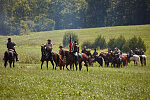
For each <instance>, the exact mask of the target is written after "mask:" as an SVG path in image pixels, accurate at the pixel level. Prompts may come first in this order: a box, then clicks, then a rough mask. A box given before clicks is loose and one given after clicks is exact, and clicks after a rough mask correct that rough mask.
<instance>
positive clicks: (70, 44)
mask: <svg viewBox="0 0 150 100" xmlns="http://www.w3.org/2000/svg"><path fill="white" fill-rule="evenodd" d="M71 48H72V34H70V41H69V52H71Z"/></svg>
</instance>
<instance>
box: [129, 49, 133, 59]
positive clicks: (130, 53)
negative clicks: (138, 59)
mask: <svg viewBox="0 0 150 100" xmlns="http://www.w3.org/2000/svg"><path fill="white" fill-rule="evenodd" d="M133 55H134V53H133V50H132V49H130V50H129V56H128V57H129V58H130V57H133Z"/></svg>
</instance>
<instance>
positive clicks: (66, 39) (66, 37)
mask: <svg viewBox="0 0 150 100" xmlns="http://www.w3.org/2000/svg"><path fill="white" fill-rule="evenodd" d="M71 34H72V41H75V40H76V41H77V43H78V44H79V39H78V36H77V35H76V34H75V33H73V32H66V33H65V35H64V37H63V46H64V47H66V46H68V45H69V42H70V35H71Z"/></svg>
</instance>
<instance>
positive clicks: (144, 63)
mask: <svg viewBox="0 0 150 100" xmlns="http://www.w3.org/2000/svg"><path fill="white" fill-rule="evenodd" d="M144 65H145V66H146V58H144Z"/></svg>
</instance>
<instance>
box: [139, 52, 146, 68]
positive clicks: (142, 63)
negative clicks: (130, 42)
mask: <svg viewBox="0 0 150 100" xmlns="http://www.w3.org/2000/svg"><path fill="white" fill-rule="evenodd" d="M139 57H140V61H141V65H142V66H143V65H144V66H146V55H139Z"/></svg>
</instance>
